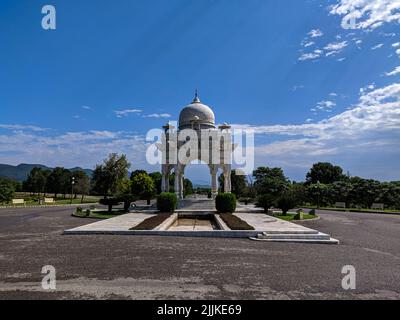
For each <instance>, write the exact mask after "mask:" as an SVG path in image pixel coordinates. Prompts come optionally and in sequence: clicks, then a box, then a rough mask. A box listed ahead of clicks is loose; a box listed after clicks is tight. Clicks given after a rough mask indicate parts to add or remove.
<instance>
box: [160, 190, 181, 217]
mask: <svg viewBox="0 0 400 320" xmlns="http://www.w3.org/2000/svg"><path fill="white" fill-rule="evenodd" d="M177 204H178V199H177V197H176V194H175V193H170V192H163V193H161V194H160V195H159V196H158V197H157V209H158V210H159V211H160V212H174V211H175V209H176V207H177Z"/></svg>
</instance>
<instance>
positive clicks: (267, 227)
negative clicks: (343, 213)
mask: <svg viewBox="0 0 400 320" xmlns="http://www.w3.org/2000/svg"><path fill="white" fill-rule="evenodd" d="M234 215H235V216H237V217H239V218H240V219H242V220H244V221H246V222H247V223H248V224H249V225H251V226H252V227H254V229H256V230H257V231H260V232H274V233H275V232H276V233H278V232H279V233H287V232H290V233H296V232H298V233H315V232H316V231H315V230H313V229H310V228H306V227H304V226H302V225H299V224H295V223H292V222H288V221H285V220H281V219H278V218H275V217H271V216H267V215H266V214H263V213H244V212H235V214H234Z"/></svg>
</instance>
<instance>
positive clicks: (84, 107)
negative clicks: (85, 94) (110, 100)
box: [82, 106, 92, 110]
mask: <svg viewBox="0 0 400 320" xmlns="http://www.w3.org/2000/svg"><path fill="white" fill-rule="evenodd" d="M82 109H85V110H92V108H91V107H89V106H82Z"/></svg>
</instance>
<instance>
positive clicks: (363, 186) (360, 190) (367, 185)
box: [350, 177, 380, 208]
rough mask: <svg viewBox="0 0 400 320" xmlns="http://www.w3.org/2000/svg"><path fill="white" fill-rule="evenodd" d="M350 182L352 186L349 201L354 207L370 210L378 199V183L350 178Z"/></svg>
mask: <svg viewBox="0 0 400 320" xmlns="http://www.w3.org/2000/svg"><path fill="white" fill-rule="evenodd" d="M350 182H351V184H352V186H353V187H352V190H351V192H350V199H351V202H352V203H353V204H354V205H355V206H358V207H362V208H370V207H371V206H372V204H373V203H374V202H376V201H377V200H378V199H379V189H380V182H379V181H376V180H372V179H363V178H360V177H352V178H350Z"/></svg>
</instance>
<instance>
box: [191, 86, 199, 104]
mask: <svg viewBox="0 0 400 320" xmlns="http://www.w3.org/2000/svg"><path fill="white" fill-rule="evenodd" d="M193 103H200V98H199V91H198V90H197V89H196V91H195V93H194V99H193Z"/></svg>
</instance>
